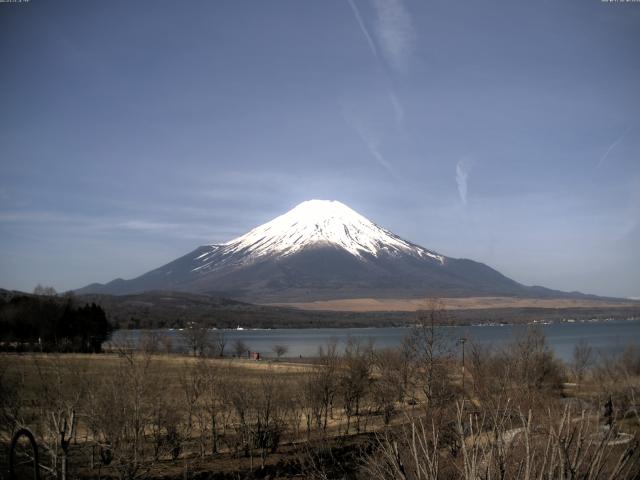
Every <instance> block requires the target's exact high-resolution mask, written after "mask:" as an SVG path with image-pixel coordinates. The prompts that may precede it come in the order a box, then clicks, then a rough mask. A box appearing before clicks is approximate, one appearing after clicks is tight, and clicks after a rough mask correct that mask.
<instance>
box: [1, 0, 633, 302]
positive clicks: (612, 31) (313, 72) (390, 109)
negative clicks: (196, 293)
mask: <svg viewBox="0 0 640 480" xmlns="http://www.w3.org/2000/svg"><path fill="white" fill-rule="evenodd" d="M0 60H1V64H0V65H2V67H0V252H2V253H1V254H0V287H4V288H12V289H22V290H32V289H33V287H34V286H35V285H36V284H37V283H43V284H46V285H53V286H54V287H55V288H57V289H58V290H66V289H70V288H78V287H81V286H83V285H85V284H87V283H90V282H94V281H100V282H105V281H109V280H112V279H113V278H116V277H123V278H131V277H134V276H137V275H139V274H141V273H144V272H145V271H147V270H149V269H151V268H154V267H157V266H159V265H161V264H164V263H166V262H167V261H170V260H172V259H174V258H176V257H178V256H180V255H182V254H184V253H187V252H188V251H190V250H192V249H193V248H195V247H196V246H198V245H201V244H207V243H217V242H222V241H226V240H229V239H231V238H232V237H234V236H237V235H239V234H242V233H244V232H245V231H247V230H249V229H250V228H252V227H254V226H256V225H258V224H261V223H264V222H265V221H268V220H270V219H271V218H273V217H274V216H276V215H278V214H281V213H283V212H285V211H286V210H288V209H289V208H291V207H293V206H294V205H296V204H297V203H299V202H301V201H303V200H306V199H310V198H324V199H337V200H340V201H342V202H344V203H346V204H347V205H349V206H351V207H352V208H354V209H355V210H357V211H359V212H360V213H362V214H363V215H365V216H367V217H368V218H370V219H371V220H373V221H375V222H376V223H378V224H380V225H382V226H385V227H387V228H389V229H391V230H392V231H394V232H395V233H397V234H399V235H401V236H402V237H404V238H406V239H408V240H411V241H413V242H415V243H418V244H421V245H423V246H425V247H427V248H430V249H434V250H436V251H438V252H440V253H442V254H445V255H449V256H454V257H467V258H472V259H475V260H479V261H482V262H485V263H487V264H489V265H491V266H493V267H495V268H497V269H498V270H500V271H501V272H503V273H505V274H506V275H508V276H510V277H512V278H514V279H516V280H518V281H521V282H523V283H526V284H541V285H545V286H548V287H552V288H559V289H563V290H581V291H585V292H590V293H596V294H602V295H615V296H638V297H640V253H639V245H640V227H639V221H640V88H639V86H640V3H635V4H634V3H606V2H601V1H600V0H576V1H561V2H559V1H557V0H554V1H542V0H541V1H529V2H513V1H491V2H489V1H478V2H469V3H467V2H451V1H444V0H443V1H415V2H410V1H407V0H375V1H364V0H343V1H322V2H320V1H318V2H300V1H298V0H292V1H275V0H273V1H254V2H244V1H227V2H222V1H213V2H210V1H207V2H205V1H202V2H198V1H189V2H175V1H172V2H168V1H167V2H164V1H153V2H144V1H136V2H125V1H109V2H86V1H85V2H82V1H78V2H66V1H57V2H50V1H49V2H47V1H43V0H31V1H30V2H28V3H19V4H11V3H3V4H0Z"/></svg>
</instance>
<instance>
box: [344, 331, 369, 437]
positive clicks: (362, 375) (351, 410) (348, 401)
mask: <svg viewBox="0 0 640 480" xmlns="http://www.w3.org/2000/svg"><path fill="white" fill-rule="evenodd" d="M371 352H372V348H371V347H370V346H363V345H362V344H361V342H359V341H358V340H356V339H354V338H349V339H348V340H347V346H346V348H345V354H344V362H343V366H342V368H341V369H340V392H341V394H342V402H343V406H344V412H345V415H346V416H347V425H346V427H345V428H346V429H345V433H346V434H347V435H348V434H349V426H350V423H351V418H352V417H355V419H356V431H357V432H358V433H359V432H360V407H361V404H362V401H363V399H364V397H365V395H366V394H367V393H368V391H369V386H370V383H371Z"/></svg>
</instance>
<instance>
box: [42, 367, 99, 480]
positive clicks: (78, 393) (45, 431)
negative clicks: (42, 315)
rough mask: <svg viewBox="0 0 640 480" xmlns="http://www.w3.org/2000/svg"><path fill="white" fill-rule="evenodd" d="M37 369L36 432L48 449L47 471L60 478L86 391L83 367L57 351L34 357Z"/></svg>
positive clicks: (66, 463)
mask: <svg viewBox="0 0 640 480" xmlns="http://www.w3.org/2000/svg"><path fill="white" fill-rule="evenodd" d="M34 361H35V366H36V370H37V373H38V383H37V395H38V397H39V402H38V406H39V408H40V412H39V415H38V420H39V426H38V432H37V433H38V434H39V435H38V436H39V437H40V438H41V439H42V440H41V441H42V445H43V446H44V447H45V450H46V451H47V453H48V456H49V459H50V467H49V468H48V469H47V470H48V471H49V473H50V474H51V475H52V476H53V477H55V478H60V479H61V480H66V478H67V476H68V459H69V447H70V446H71V441H72V440H73V439H74V437H75V434H76V428H77V425H78V414H79V411H80V409H81V408H82V405H83V403H84V399H85V395H86V393H87V385H86V378H87V377H86V375H84V374H83V367H82V366H81V365H80V364H78V363H75V362H69V361H63V360H62V358H61V357H60V356H58V355H54V356H51V357H49V358H47V359H45V360H41V359H39V358H37V357H36V358H34Z"/></svg>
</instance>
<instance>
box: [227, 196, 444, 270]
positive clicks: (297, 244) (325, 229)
mask: <svg viewBox="0 0 640 480" xmlns="http://www.w3.org/2000/svg"><path fill="white" fill-rule="evenodd" d="M318 245H333V246H336V247H340V248H342V249H344V250H346V251H347V252H349V253H351V254H352V255H355V256H356V257H361V256H362V255H363V254H371V255H373V256H377V255H378V254H379V253H380V252H382V251H384V252H385V253H398V252H403V253H406V254H409V255H415V256H418V257H423V256H429V257H431V258H433V259H435V260H438V261H439V262H443V261H444V257H442V256H441V255H437V254H435V253H433V252H430V251H428V250H425V249H424V248H421V247H418V246H416V245H413V244H411V243H409V242H406V241H405V240H402V239H401V238H399V237H397V236H396V235H394V234H393V233H391V232H389V231H388V230H385V229H384V228H381V227H379V226H377V225H376V224H374V223H373V222H371V221H369V220H368V219H366V218H365V217H363V216H362V215H360V214H359V213H357V212H356V211H354V210H352V209H351V208H349V207H347V206H346V205H345V204H344V203H341V202H338V201H335V200H308V201H306V202H302V203H300V204H298V205H297V206H296V207H294V208H293V209H291V210H289V211H288V212H287V213H285V214H284V215H280V216H279V217H277V218H274V219H273V220H271V221H270V222H267V223H265V224H263V225H260V226H259V227H256V228H254V229H253V230H251V231H250V232H248V233H246V234H245V235H242V236H241V237H238V238H235V239H233V240H231V241H229V242H227V243H224V244H222V245H221V246H220V247H221V248H222V249H223V250H224V252H225V253H240V252H242V253H243V254H248V255H250V256H252V257H257V256H264V255H291V254H294V253H296V252H297V251H299V250H301V249H303V248H306V247H313V246H318Z"/></svg>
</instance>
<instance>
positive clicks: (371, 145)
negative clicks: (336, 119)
mask: <svg viewBox="0 0 640 480" xmlns="http://www.w3.org/2000/svg"><path fill="white" fill-rule="evenodd" d="M353 128H354V129H355V131H356V132H357V133H358V136H359V137H360V139H361V140H362V143H364V145H365V146H366V147H367V150H368V151H369V153H370V154H371V156H372V157H373V158H374V159H375V160H376V161H377V163H378V164H379V165H380V166H381V167H382V168H384V169H385V170H386V171H387V172H389V173H390V174H391V176H392V177H394V178H397V176H396V173H395V171H394V170H393V167H392V166H391V164H390V163H389V162H388V161H387V159H386V158H385V157H384V155H383V154H382V152H381V151H380V145H379V142H378V140H377V139H376V138H375V136H373V134H372V133H371V131H369V130H367V129H366V128H364V127H363V126H362V125H361V124H359V123H355V124H353Z"/></svg>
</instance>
